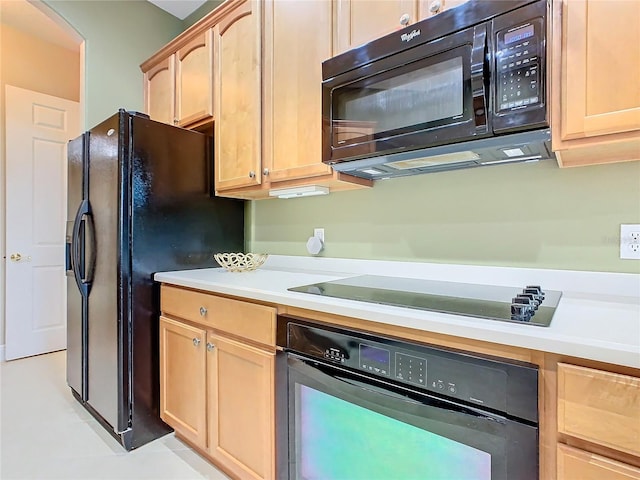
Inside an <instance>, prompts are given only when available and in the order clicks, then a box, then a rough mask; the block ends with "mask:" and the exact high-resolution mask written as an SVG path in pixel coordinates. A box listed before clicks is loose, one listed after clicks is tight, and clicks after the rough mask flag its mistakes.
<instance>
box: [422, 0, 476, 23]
mask: <svg viewBox="0 0 640 480" xmlns="http://www.w3.org/2000/svg"><path fill="white" fill-rule="evenodd" d="M468 1H469V0H418V19H419V20H424V19H425V18H429V17H433V16H434V15H437V14H439V13H442V12H444V11H445V10H449V9H451V8H454V7H457V6H458V5H462V4H463V3H465V2H468Z"/></svg>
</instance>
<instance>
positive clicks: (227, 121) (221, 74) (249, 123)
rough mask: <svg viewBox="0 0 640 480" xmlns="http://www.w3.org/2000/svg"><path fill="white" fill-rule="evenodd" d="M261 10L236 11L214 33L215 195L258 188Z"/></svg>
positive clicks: (249, 4) (242, 5)
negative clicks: (216, 193) (232, 189)
mask: <svg viewBox="0 0 640 480" xmlns="http://www.w3.org/2000/svg"><path fill="white" fill-rule="evenodd" d="M261 53H262V52H261V41H260V5H259V4H258V3H257V2H256V1H254V0H247V1H244V2H239V3H238V5H237V7H236V8H235V9H233V10H231V11H230V12H229V13H228V15H226V16H225V17H224V18H222V19H221V20H220V23H218V24H217V25H216V26H215V28H214V77H215V82H214V111H215V133H214V136H215V152H216V157H215V170H216V176H215V184H216V190H224V189H230V188H237V187H245V186H251V185H258V184H260V183H261V177H262V174H261V163H262V160H261V155H260V149H261V118H260V116H261V114H262V113H261V108H260V93H261V90H260V89H261V80H260V75H261V70H260V57H261Z"/></svg>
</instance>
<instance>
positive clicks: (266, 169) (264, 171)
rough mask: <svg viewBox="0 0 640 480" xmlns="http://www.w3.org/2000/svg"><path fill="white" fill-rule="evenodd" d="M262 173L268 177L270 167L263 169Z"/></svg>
mask: <svg viewBox="0 0 640 480" xmlns="http://www.w3.org/2000/svg"><path fill="white" fill-rule="evenodd" d="M262 174H263V175H264V176H265V177H266V176H267V175H269V169H268V168H265V169H264V170H263V171H262Z"/></svg>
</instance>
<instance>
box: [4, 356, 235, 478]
mask: <svg viewBox="0 0 640 480" xmlns="http://www.w3.org/2000/svg"><path fill="white" fill-rule="evenodd" d="M65 361H66V359H65V352H64V351H61V352H55V353H49V354H46V355H39V356H36V357H30V358H26V359H22V360H14V361H11V362H0V478H1V479H2V480H8V479H34V480H45V479H65V480H71V479H79V480H80V479H82V480H90V479H105V480H111V479H114V480H115V479H118V480H124V479H131V480H134V479H135V480H138V479H154V480H156V479H157V480H160V479H176V480H182V479H185V480H186V479H189V480H191V479H193V480H196V479H210V480H227V477H226V476H225V475H224V474H222V473H221V472H220V471H218V470H217V469H216V468H214V467H213V466H212V465H211V464H210V463H208V462H207V461H206V460H204V459H203V458H202V457H200V456H198V455H197V454H196V453H195V452H193V451H192V450H191V449H189V448H188V447H187V446H186V445H184V444H183V443H182V442H180V441H179V440H177V439H176V438H175V436H174V435H173V434H169V435H166V436H164V437H162V438H159V439H158V440H156V441H154V442H151V443H149V444H147V445H145V446H143V447H140V448H138V449H136V450H133V451H132V452H126V451H125V450H124V449H123V448H122V447H121V446H120V445H119V444H118V442H116V440H115V439H113V438H112V437H111V436H109V434H108V433H107V432H106V431H105V430H104V429H103V428H102V427H101V426H100V425H99V424H98V422H96V420H95V419H94V418H93V417H92V416H91V415H89V413H87V411H86V410H84V409H83V408H82V407H81V406H80V404H78V402H77V401H76V400H75V399H74V398H73V396H72V395H71V391H70V390H69V387H68V386H67V384H66V380H65Z"/></svg>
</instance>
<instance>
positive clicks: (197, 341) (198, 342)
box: [193, 338, 200, 347]
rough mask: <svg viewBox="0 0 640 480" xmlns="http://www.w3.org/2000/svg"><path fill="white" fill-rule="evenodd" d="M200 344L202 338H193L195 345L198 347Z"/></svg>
mask: <svg viewBox="0 0 640 480" xmlns="http://www.w3.org/2000/svg"><path fill="white" fill-rule="evenodd" d="M198 345H200V339H199V338H194V339H193V346H194V347H197V346H198Z"/></svg>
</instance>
